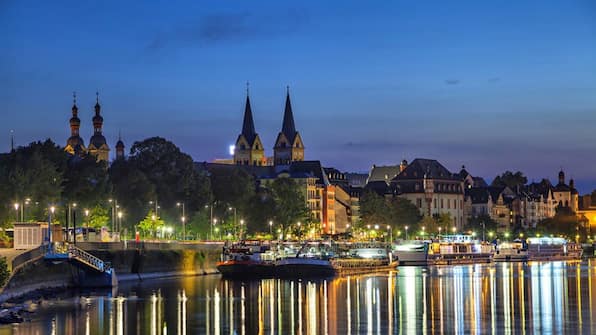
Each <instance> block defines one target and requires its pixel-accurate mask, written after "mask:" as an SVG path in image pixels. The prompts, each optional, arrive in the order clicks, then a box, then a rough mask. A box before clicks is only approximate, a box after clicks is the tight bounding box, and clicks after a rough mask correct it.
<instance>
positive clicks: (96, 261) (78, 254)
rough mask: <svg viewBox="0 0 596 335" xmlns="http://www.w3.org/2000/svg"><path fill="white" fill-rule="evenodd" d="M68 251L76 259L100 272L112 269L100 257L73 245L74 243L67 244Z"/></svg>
mask: <svg viewBox="0 0 596 335" xmlns="http://www.w3.org/2000/svg"><path fill="white" fill-rule="evenodd" d="M68 253H69V255H72V257H73V258H75V259H77V260H78V261H80V262H82V263H85V264H87V265H89V266H91V267H93V268H94V269H96V270H98V271H101V272H111V271H112V269H111V267H110V266H108V265H107V264H106V263H105V262H104V261H102V260H101V259H100V258H98V257H95V256H93V255H92V254H90V253H88V252H86V251H84V250H82V249H79V248H77V247H75V246H74V245H69V246H68Z"/></svg>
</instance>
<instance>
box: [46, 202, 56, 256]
mask: <svg viewBox="0 0 596 335" xmlns="http://www.w3.org/2000/svg"><path fill="white" fill-rule="evenodd" d="M55 210H56V208H55V207H54V206H51V207H50V212H49V213H48V248H51V246H52V215H53V214H54V211H55Z"/></svg>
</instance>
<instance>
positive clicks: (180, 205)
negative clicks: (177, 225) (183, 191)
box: [176, 202, 186, 241]
mask: <svg viewBox="0 0 596 335" xmlns="http://www.w3.org/2000/svg"><path fill="white" fill-rule="evenodd" d="M176 206H177V207H182V217H180V221H181V222H182V241H186V214H185V212H184V202H182V203H180V202H179V203H177V204H176Z"/></svg>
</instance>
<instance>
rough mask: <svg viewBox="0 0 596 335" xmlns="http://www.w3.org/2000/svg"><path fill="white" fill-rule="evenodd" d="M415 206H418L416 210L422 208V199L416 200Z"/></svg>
mask: <svg viewBox="0 0 596 335" xmlns="http://www.w3.org/2000/svg"><path fill="white" fill-rule="evenodd" d="M416 205H417V206H418V208H422V199H420V198H417V199H416Z"/></svg>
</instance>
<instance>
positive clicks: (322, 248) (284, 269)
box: [275, 242, 397, 278]
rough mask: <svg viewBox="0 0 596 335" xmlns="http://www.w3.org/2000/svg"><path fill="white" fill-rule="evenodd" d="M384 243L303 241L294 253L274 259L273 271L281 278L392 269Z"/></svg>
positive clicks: (395, 263) (394, 264)
mask: <svg viewBox="0 0 596 335" xmlns="http://www.w3.org/2000/svg"><path fill="white" fill-rule="evenodd" d="M396 266H397V262H395V261H394V260H393V257H392V255H391V253H390V252H389V251H388V249H387V247H385V246H381V245H374V244H373V245H362V244H353V243H344V244H335V243H331V242H307V243H305V244H304V245H303V246H302V248H301V249H300V250H299V251H298V253H297V254H296V256H295V257H286V258H282V259H279V260H277V261H276V263H275V267H276V269H275V270H276V274H277V276H279V277H284V278H305V277H333V276H338V275H352V274H362V273H372V272H382V271H389V270H395V267H396Z"/></svg>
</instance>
